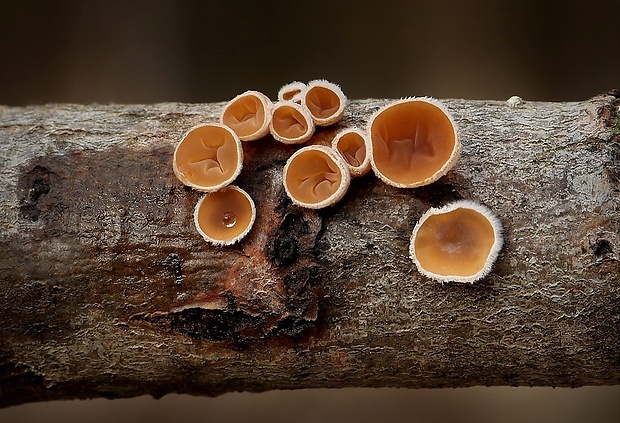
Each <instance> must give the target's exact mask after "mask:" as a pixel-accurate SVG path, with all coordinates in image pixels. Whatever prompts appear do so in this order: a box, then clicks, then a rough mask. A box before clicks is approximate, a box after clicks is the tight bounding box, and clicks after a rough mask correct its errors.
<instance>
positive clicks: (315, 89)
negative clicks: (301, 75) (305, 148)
mask: <svg viewBox="0 0 620 423" xmlns="http://www.w3.org/2000/svg"><path fill="white" fill-rule="evenodd" d="M346 102H347V98H346V97H345V95H344V93H343V92H342V90H341V89H340V87H339V86H338V85H336V84H334V83H331V82H328V81H325V80H322V79H320V80H319V79H317V80H315V81H310V82H309V83H308V87H307V88H306V90H305V91H304V92H303V94H302V97H301V104H302V106H304V107H305V108H307V109H308V110H309V111H310V114H311V115H312V120H313V121H314V123H315V124H316V125H318V126H327V125H331V124H333V123H336V122H338V121H339V120H340V118H342V115H343V114H344V107H345V104H346Z"/></svg>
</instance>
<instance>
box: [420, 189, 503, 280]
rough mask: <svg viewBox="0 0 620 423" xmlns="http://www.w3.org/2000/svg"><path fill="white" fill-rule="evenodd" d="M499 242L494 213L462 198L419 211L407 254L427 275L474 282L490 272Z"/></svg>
mask: <svg viewBox="0 0 620 423" xmlns="http://www.w3.org/2000/svg"><path fill="white" fill-rule="evenodd" d="M502 243H503V240H502V227H501V223H500V222H499V220H498V219H497V218H496V217H495V216H494V215H493V213H492V212H491V211H490V210H489V209H488V208H486V207H485V206H482V205H480V204H477V203H473V202H471V201H466V200H462V201H456V202H454V203H451V204H448V205H446V206H444V207H441V208H431V209H430V210H428V211H427V212H426V213H424V214H423V215H422V217H421V218H420V220H419V221H418V223H417V224H416V225H415V228H414V229H413V233H412V235H411V243H410V245H409V254H410V256H411V259H412V260H413V262H414V263H415V265H416V267H417V268H418V270H419V271H420V273H422V274H424V275H426V276H428V277H429V278H432V279H435V280H437V281H439V282H447V281H453V282H469V283H473V282H475V281H477V280H479V279H482V278H483V277H485V276H486V275H487V274H488V273H489V272H490V270H491V267H492V266H493V263H494V262H495V260H496V259H497V256H498V254H499V251H500V249H501V248H502Z"/></svg>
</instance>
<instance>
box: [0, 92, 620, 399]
mask: <svg viewBox="0 0 620 423" xmlns="http://www.w3.org/2000/svg"><path fill="white" fill-rule="evenodd" d="M387 103H388V101H386V100H361V101H354V102H352V103H351V105H350V107H349V108H348V110H347V111H346V113H345V118H344V119H343V121H342V122H341V123H340V124H338V125H337V126H336V127H332V128H327V129H321V130H319V131H318V132H317V134H316V135H315V137H314V138H313V142H315V143H323V144H326V143H328V142H329V141H331V138H332V137H333V135H334V134H335V132H336V131H337V130H338V129H340V128H341V127H343V126H352V125H358V126H364V125H365V122H366V121H367V119H368V117H369V116H370V115H371V114H372V113H373V112H375V111H376V110H377V109H378V108H379V107H380V106H382V105H385V104H387ZM445 104H446V106H447V108H448V109H449V110H450V111H451V112H452V113H453V114H454V117H455V119H456V121H457V123H458V125H459V127H460V129H461V132H462V137H463V153H462V155H461V158H460V159H459V161H458V163H457V165H456V166H455V168H454V169H453V170H452V171H450V172H449V173H448V175H446V176H445V177H443V178H441V179H440V180H439V181H438V182H436V183H434V184H432V185H430V186H427V187H422V188H418V189H409V190H402V189H396V188H392V187H389V186H387V185H385V184H383V183H381V182H380V181H379V180H378V179H377V178H375V177H374V175H372V174H370V175H366V176H365V177H362V178H360V179H356V180H354V181H353V183H352V186H351V187H350V189H349V192H348V193H347V195H346V196H345V198H344V199H343V200H342V201H341V202H340V203H338V204H337V205H336V206H334V207H332V208H329V209H325V210H321V211H312V210H303V209H300V208H298V207H296V206H293V205H292V204H291V203H290V201H289V200H288V199H287V198H286V195H285V193H284V190H283V188H282V182H281V171H282V167H283V165H284V162H285V160H286V158H287V157H288V156H289V155H290V154H291V153H292V152H293V151H294V150H295V149H296V147H291V146H284V145H282V144H279V143H276V142H275V141H274V140H273V139H271V138H270V137H267V138H266V139H264V140H261V141H256V142H251V143H245V144H244V149H245V163H244V170H243V171H242V173H241V176H240V177H239V178H238V180H237V182H236V183H237V184H238V185H239V186H241V187H242V188H244V189H245V190H247V191H248V192H249V193H250V195H251V196H252V197H253V198H254V200H255V202H256V205H257V210H258V218H257V221H256V224H255V226H254V228H253V229H252V231H251V233H250V235H249V236H248V237H247V238H245V239H244V240H243V241H242V242H241V243H240V244H239V245H236V246H232V247H227V248H216V247H212V246H209V245H207V244H205V243H204V242H203V240H202V238H201V237H200V235H198V233H197V232H196V230H195V229H194V227H193V221H192V211H193V207H194V205H195V203H196V202H197V200H198V198H199V193H197V192H195V191H192V190H190V189H187V188H184V187H183V186H182V185H181V183H180V182H179V181H178V180H177V179H176V178H175V177H174V174H173V172H172V151H173V149H174V146H175V145H176V143H177V142H178V141H179V140H180V137H181V136H182V134H183V133H184V132H185V131H186V130H187V129H189V128H190V127H192V126H193V125H196V124H199V123H204V122H213V121H216V120H217V117H218V115H219V113H220V111H221V109H222V107H223V104H220V103H218V104H199V105H190V104H157V105H148V106H119V105H106V106H92V105H91V106H77V105H48V106H36V107H27V108H9V107H0V140H1V141H0V142H1V143H2V148H3V149H4V153H3V154H2V155H0V156H1V157H0V163H1V164H0V182H1V183H0V202H1V210H2V211H1V212H0V239H1V244H0V405H2V406H7V405H11V404H18V403H21V402H26V401H40V400H49V399H58V398H73V397H80V398H86V397H95V396H106V397H131V396H135V395H141V394H145V393H150V394H152V395H155V396H160V395H164V394H166V393H170V392H185V393H191V394H201V395H217V394H221V393H223V392H228V391H232V390H250V391H263V390H268V389H289V388H306V387H345V386H373V387H378V386H400V387H411V388H416V387H456V386H471V385H547V386H581V385H598V384H617V383H620V282H619V281H620V261H619V260H620V195H619V192H620V147H619V139H618V130H619V123H618V122H619V121H618V99H617V98H616V97H614V96H612V95H605V96H600V97H597V98H594V99H592V100H590V101H585V102H576V103H535V102H527V103H525V104H523V105H520V106H519V107H517V108H511V107H509V106H508V105H506V103H504V102H497V101H465V100H447V101H445ZM460 198H467V199H472V200H475V201H478V202H481V203H483V204H486V205H487V206H489V207H490V208H491V209H492V210H493V211H494V212H495V213H496V214H497V215H498V216H499V218H500V220H501V221H502V224H503V226H504V230H505V246H504V249H503V251H502V253H501V254H500V257H499V259H498V262H497V263H496V266H495V268H494V270H493V271H492V273H491V275H490V276H488V277H487V278H485V279H484V280H483V281H481V282H480V283H477V284H475V285H467V284H458V283H454V284H444V285H441V284H438V283H435V282H433V281H431V280H429V279H427V278H425V277H423V276H421V275H420V274H418V273H417V271H416V270H415V267H414V266H413V263H412V262H411V260H410V259H409V257H408V253H407V251H408V243H409V236H410V233H411V231H412V229H413V227H414V225H415V223H416V221H417V219H418V218H419V217H420V216H421V214H422V213H423V212H424V211H425V210H427V209H428V208H429V207H431V206H438V205H442V204H444V203H446V202H448V201H451V200H456V199H460Z"/></svg>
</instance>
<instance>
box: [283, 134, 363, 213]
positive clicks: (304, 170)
mask: <svg viewBox="0 0 620 423" xmlns="http://www.w3.org/2000/svg"><path fill="white" fill-rule="evenodd" d="M350 181H351V176H350V175H349V171H348V169H347V165H346V163H345V162H344V160H342V159H341V158H340V157H339V156H338V154H337V153H336V152H335V151H334V150H332V149H331V148H329V147H324V146H319V145H313V146H309V147H305V148H302V149H300V150H298V151H296V152H295V153H294V154H293V155H292V156H291V157H290V158H289V159H288V161H287V162H286V165H285V166H284V177H283V182H284V189H285V190H286V193H287V194H288V196H289V197H290V199H291V200H292V201H293V203H295V204H297V205H298V206H302V207H307V208H311V209H321V208H323V207H327V206H331V205H333V204H335V203H336V202H337V201H338V200H340V199H341V198H342V197H343V196H344V194H345V192H346V191H347V188H348V187H349V183H350Z"/></svg>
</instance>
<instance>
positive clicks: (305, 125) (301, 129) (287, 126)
mask: <svg viewBox="0 0 620 423" xmlns="http://www.w3.org/2000/svg"><path fill="white" fill-rule="evenodd" d="M271 119H272V122H271V125H272V127H273V130H274V131H275V132H276V134H277V135H279V136H280V137H281V138H285V139H291V140H293V139H297V138H300V137H303V136H304V135H306V134H308V132H309V131H310V125H312V123H311V122H308V120H307V119H306V117H305V116H304V115H303V114H302V113H301V112H300V111H299V110H297V109H296V108H295V107H293V106H291V105H287V104H284V105H279V106H277V107H276V108H275V109H274V111H273V116H272V118H271Z"/></svg>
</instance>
